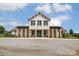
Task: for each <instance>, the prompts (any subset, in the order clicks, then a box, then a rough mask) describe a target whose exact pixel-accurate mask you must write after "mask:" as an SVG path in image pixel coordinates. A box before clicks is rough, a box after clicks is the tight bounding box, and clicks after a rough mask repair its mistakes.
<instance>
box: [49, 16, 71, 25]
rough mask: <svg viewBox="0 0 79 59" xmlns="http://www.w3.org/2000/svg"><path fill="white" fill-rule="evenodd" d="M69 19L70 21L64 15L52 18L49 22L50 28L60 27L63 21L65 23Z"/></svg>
mask: <svg viewBox="0 0 79 59" xmlns="http://www.w3.org/2000/svg"><path fill="white" fill-rule="evenodd" d="M69 19H70V17H69V16H66V15H63V16H58V17H54V18H52V19H51V21H50V26H61V24H62V22H63V21H66V20H69Z"/></svg>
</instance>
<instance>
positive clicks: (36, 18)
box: [29, 15, 49, 29]
mask: <svg viewBox="0 0 79 59" xmlns="http://www.w3.org/2000/svg"><path fill="white" fill-rule="evenodd" d="M31 20H35V26H31ZM31 20H30V21H29V29H49V22H48V26H44V22H43V21H44V20H48V19H46V18H44V17H43V16H41V15H37V16H36V17H35V18H33V19H31ZM37 20H41V21H42V26H37ZM48 21H49V20H48Z"/></svg>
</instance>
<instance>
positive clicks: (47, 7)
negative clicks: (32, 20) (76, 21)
mask: <svg viewBox="0 0 79 59" xmlns="http://www.w3.org/2000/svg"><path fill="white" fill-rule="evenodd" d="M35 10H36V11H43V12H46V13H47V14H50V13H52V12H53V11H55V12H57V13H59V12H67V11H71V10H72V5H70V4H60V3H54V4H44V5H42V6H40V5H38V6H37V7H36V9H35Z"/></svg>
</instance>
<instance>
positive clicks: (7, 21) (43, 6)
mask: <svg viewBox="0 0 79 59" xmlns="http://www.w3.org/2000/svg"><path fill="white" fill-rule="evenodd" d="M39 11H40V12H41V13H43V14H45V15H47V16H48V17H50V19H51V22H50V25H51V26H62V27H63V28H65V29H66V30H69V29H70V28H72V29H73V30H74V31H75V32H79V4H77V3H71V4H69V3H64V4H55V3H50V4H49V3H28V4H24V3H22V4H21V3H20V4H19V3H17V4H15V3H0V25H2V26H4V27H5V28H6V30H11V29H12V28H14V27H16V26H19V25H22V26H23V25H24V26H25V25H27V23H28V18H29V17H30V16H32V15H34V14H36V13H38V12H39Z"/></svg>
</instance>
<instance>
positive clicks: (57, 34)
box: [56, 29, 59, 38]
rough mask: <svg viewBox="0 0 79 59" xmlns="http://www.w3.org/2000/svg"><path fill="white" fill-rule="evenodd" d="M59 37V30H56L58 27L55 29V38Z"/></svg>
mask: <svg viewBox="0 0 79 59" xmlns="http://www.w3.org/2000/svg"><path fill="white" fill-rule="evenodd" d="M58 37H59V32H58V29H56V38H58Z"/></svg>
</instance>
